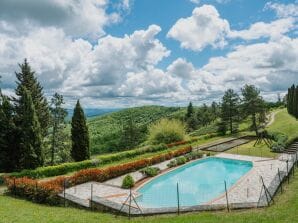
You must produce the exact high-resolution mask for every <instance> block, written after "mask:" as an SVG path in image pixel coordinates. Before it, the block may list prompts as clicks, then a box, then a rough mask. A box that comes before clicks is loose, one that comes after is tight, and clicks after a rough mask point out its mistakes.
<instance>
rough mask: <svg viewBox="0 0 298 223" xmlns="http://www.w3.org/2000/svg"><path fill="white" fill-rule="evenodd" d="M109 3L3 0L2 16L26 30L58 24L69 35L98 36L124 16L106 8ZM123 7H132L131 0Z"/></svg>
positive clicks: (102, 0) (78, 0)
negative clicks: (130, 5) (106, 27)
mask: <svg viewBox="0 0 298 223" xmlns="http://www.w3.org/2000/svg"><path fill="white" fill-rule="evenodd" d="M108 4H109V1H108V0H88V1H84V0H44V1H35V0H27V1H22V0H2V1H1V2H0V20H1V21H2V22H3V21H5V22H6V23H7V24H11V25H13V26H15V27H17V29H18V30H21V31H22V32H25V31H24V30H28V29H29V31H30V29H31V27H34V26H36V27H56V28H61V29H63V30H64V32H65V33H66V34H67V35H71V36H75V37H82V36H83V37H88V38H93V39H95V38H97V37H99V36H102V35H103V34H105V31H104V27H105V26H107V25H109V24H112V23H115V22H118V21H120V20H121V14H119V13H116V12H113V13H107V12H106V8H107V6H108ZM123 7H125V8H129V1H125V0H124V2H123ZM12 12H14V13H12Z"/></svg>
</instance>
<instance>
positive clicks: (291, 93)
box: [287, 84, 298, 119]
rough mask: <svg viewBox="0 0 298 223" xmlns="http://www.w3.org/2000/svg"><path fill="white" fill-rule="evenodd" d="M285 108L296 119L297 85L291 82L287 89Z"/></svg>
mask: <svg viewBox="0 0 298 223" xmlns="http://www.w3.org/2000/svg"><path fill="white" fill-rule="evenodd" d="M287 110H288V113H289V114H290V115H292V116H294V117H295V118H296V119H298V85H297V86H296V87H295V85H294V84H293V85H292V86H291V87H290V88H289V89H288V94H287Z"/></svg>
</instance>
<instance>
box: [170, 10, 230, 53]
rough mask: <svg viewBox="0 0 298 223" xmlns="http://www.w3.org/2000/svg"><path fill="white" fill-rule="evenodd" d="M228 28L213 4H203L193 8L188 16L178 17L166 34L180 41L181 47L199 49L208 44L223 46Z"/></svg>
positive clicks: (215, 46)
mask: <svg viewBox="0 0 298 223" xmlns="http://www.w3.org/2000/svg"><path fill="white" fill-rule="evenodd" d="M229 30H230V26H229V23H228V21H227V20H225V19H222V18H220V15H219V13H218V11H217V10H216V8H215V7H214V6H212V5H203V6H202V7H197V8H195V9H194V10H193V12H192V15H191V16H190V17H187V18H181V19H179V20H178V21H177V22H176V23H175V24H174V25H173V27H172V28H171V29H170V31H169V32H168V34H167V36H168V37H171V38H173V39H176V40H178V41H180V44H181V47H182V48H185V49H191V50H195V51H201V50H202V49H204V48H205V47H206V46H208V45H211V46H213V47H214V48H221V47H223V46H225V45H226V44H227V43H226V41H225V36H226V34H227V33H228V32H229Z"/></svg>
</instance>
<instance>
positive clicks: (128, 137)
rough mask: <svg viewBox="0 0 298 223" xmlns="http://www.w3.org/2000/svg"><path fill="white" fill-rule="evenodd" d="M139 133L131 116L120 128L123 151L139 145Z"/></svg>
mask: <svg viewBox="0 0 298 223" xmlns="http://www.w3.org/2000/svg"><path fill="white" fill-rule="evenodd" d="M140 139H141V133H140V129H139V127H138V126H137V125H136V123H135V121H134V117H133V115H132V114H131V115H130V116H129V117H128V120H126V121H125V123H124V124H123V128H122V136H121V145H122V147H123V148H124V149H129V148H133V147H135V146H137V145H138V144H140V142H141V141H140Z"/></svg>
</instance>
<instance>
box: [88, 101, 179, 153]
mask: <svg viewBox="0 0 298 223" xmlns="http://www.w3.org/2000/svg"><path fill="white" fill-rule="evenodd" d="M180 111H183V109H179V108H174V107H162V106H144V107H136V108H128V109H123V110H120V111H118V112H114V113H111V114H107V115H104V116H100V117H96V118H92V119H90V120H88V128H89V132H90V149H91V153H92V154H100V153H107V152H116V151H121V150H124V149H127V146H123V144H122V142H123V135H125V134H123V124H125V123H129V120H130V119H131V118H132V119H133V123H134V125H135V128H136V129H137V130H138V137H137V139H136V142H137V144H140V143H142V142H144V141H145V140H146V137H147V133H148V131H147V128H148V126H149V125H150V124H151V123H153V122H155V121H157V120H159V119H161V118H166V117H172V116H173V115H176V113H177V112H179V116H180Z"/></svg>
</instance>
